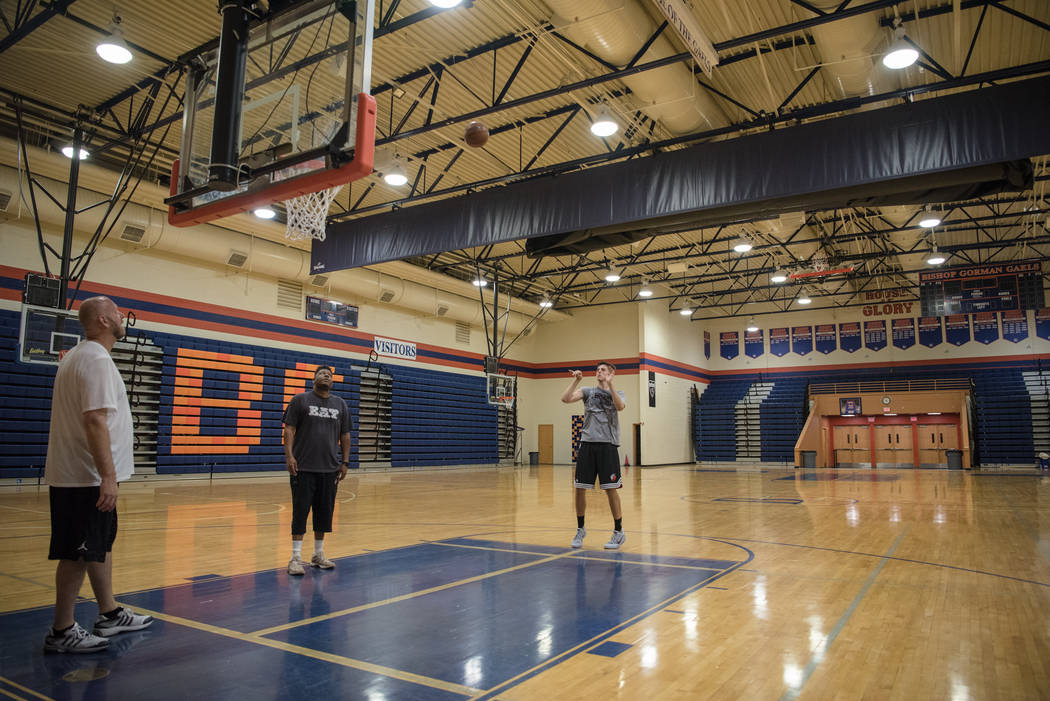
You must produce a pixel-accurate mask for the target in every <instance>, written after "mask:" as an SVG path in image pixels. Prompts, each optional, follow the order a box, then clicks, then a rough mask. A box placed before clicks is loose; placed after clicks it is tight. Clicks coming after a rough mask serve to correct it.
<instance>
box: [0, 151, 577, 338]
mask: <svg viewBox="0 0 1050 701" xmlns="http://www.w3.org/2000/svg"><path fill="white" fill-rule="evenodd" d="M38 160H39V159H38ZM38 180H40V181H42V183H43V184H44V186H45V187H47V188H48V189H49V190H50V191H51V192H61V191H62V189H63V188H65V187H66V185H65V183H61V182H57V181H53V180H46V179H44V178H42V177H39V178H38ZM20 187H21V189H22V190H23V191H24V188H27V187H28V183H26V182H24V181H23V182H21V183H19V181H18V172H17V171H15V170H14V169H13V168H9V167H6V166H0V189H8V190H11V191H12V192H19V191H20ZM105 197H106V196H104V195H100V194H98V193H96V192H92V191H89V190H86V189H84V188H81V189H80V191H79V192H78V206H79V207H80V208H81V209H83V208H84V207H85V205H87V204H91V203H94V202H98V201H100V200H103V199H105ZM37 206H38V207H39V214H40V220H41V222H42V223H46V224H48V225H49V226H50V227H52V228H53V229H54V230H55V231H56V232H60V231H61V229H62V226H63V223H64V216H65V215H64V214H63V212H62V211H61V209H59V207H58V205H57V204H55V203H54V202H52V201H51V199H50V198H48V197H38V198H37ZM103 209H104V208H103V207H95V208H92V209H88V210H86V211H83V212H82V213H81V214H79V215H78V216H77V219H76V226H77V232H78V234H81V235H88V234H90V233H91V232H93V231H94V230H95V228H96V227H97V226H98V223H99V220H100V218H101V214H102V211H101V210H103ZM158 214H159V213H158V212H156V211H152V212H151V210H149V209H148V208H146V207H144V206H142V205H139V204H135V203H129V204H128V206H127V207H126V209H125V210H124V212H123V214H122V215H121V217H120V219H119V220H118V222H117V226H116V227H115V228H114V232H117V231H122V227H123V226H125V224H127V225H132V224H134V225H136V226H143V225H142V222H149V223H148V224H146V225H145V226H144V227H143V228H145V234H144V236H143V238H142V239H141V241H139V242H138V246H140V247H141V248H149V249H156V250H157V251H161V252H164V253H167V254H174V255H178V256H182V257H185V258H189V259H192V260H197V261H201V262H203V263H206V264H208V265H212V266H222V265H228V266H234V267H238V268H240V269H243V270H245V271H248V272H251V273H254V274H258V275H263V276H267V277H272V278H275V279H286V280H295V281H304V280H305V281H312V280H314V279H316V276H314V275H313V274H312V273H311V272H310V254H309V252H308V251H303V250H301V249H298V248H293V247H291V246H284V245H281V244H279V243H275V242H273V241H269V240H267V239H262V238H258V237H253V236H250V235H249V234H243V233H239V232H235V231H231V230H229V229H224V228H221V227H217V226H213V225H210V224H202V225H197V226H194V227H189V228H176V227H171V226H168V225H167V223H166V221H165V220H164V218H163V217H162V216H158ZM28 217H31V213H30V212H29V211H28V210H26V209H25V208H22V210H21V211H20V212H17V216H16V217H14V218H15V219H17V218H28ZM8 225H9V224H8ZM399 266H407V267H408V268H410V269H411V270H405V273H406V276H407V275H408V274H410V273H411V274H413V275H415V276H417V277H419V276H423V273H428V272H429V271H422V270H421V269H419V268H417V267H416V266H412V265H410V264H407V263H403V264H399ZM402 269H404V268H401V267H399V270H402ZM437 275H438V274H436V273H430V274H429V275H426V276H425V277H427V278H428V279H429V278H430V277H432V276H437ZM438 277H444V276H438ZM328 278H329V280H328V282H329V284H330V288H329V289H330V290H331V293H332V294H333V295H339V294H345V295H349V296H352V297H357V298H360V299H366V300H380V301H385V302H387V303H389V304H396V305H398V306H401V307H405V308H408V309H411V310H414V311H417V312H422V313H424V314H426V315H428V316H441V317H443V318H446V319H453V320H457V321H463V322H466V323H468V324H469V323H474V324H477V325H479V326H480V325H481V324H483V322H484V316H483V313H482V309H481V305H480V304H479V301H478V298H477V297H476V294H477V291H476V290H475V289H474V288H473V287H472V286H471V285H470V283H467V282H462V281H459V280H453V279H452V278H448V279H447V286H449V287H452V286H455V285H456V284H461V285H462V286H463V287H466V288H469V289H470V291H471V292H472V293H473V294H474V295H475V296H474V297H473V298H470V297H465V296H461V295H458V294H454V293H448V292H446V291H442V290H436V289H434V288H433V287H429V286H427V285H425V284H420V283H417V282H413V281H411V280H406V279H402V278H400V277H396V276H394V275H390V274H386V273H382V272H378V271H374V270H368V269H365V268H356V269H352V270H344V271H339V272H337V273H333V274H330V275H329V276H328ZM486 296H487V297H488V299H489V301H490V300H491V293H486ZM514 306H519V307H525V308H528V307H529V306H532V307H534V308H536V310H537V311H538V307H536V305H529V303H527V302H523V301H522V300H515V304H514ZM439 308H444V310H445V311H444V313H443V314H439V313H438V309H439ZM544 317H545V318H547V319H558V320H561V319H566V318H568V315H566V314H564V313H562V312H553V313H552V310H547V311H546V312H544ZM531 318H532V315H531V314H523V313H521V312H517V311H513V310H512V311H511V314H510V319H509V322H508V325H507V333H509V334H512V335H513V334H517V333H518V332H519V331H520V330H521V329H523V328H525V326H526V325H527V324H528V322H529V321H530V320H531Z"/></svg>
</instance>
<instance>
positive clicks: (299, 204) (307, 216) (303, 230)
mask: <svg viewBox="0 0 1050 701" xmlns="http://www.w3.org/2000/svg"><path fill="white" fill-rule="evenodd" d="M319 167H321V168H323V167H324V161H323V160H321V161H320V163H318V162H317V161H307V162H306V163H302V164H300V165H298V166H296V167H294V168H287V169H285V170H283V171H281V176H282V177H281V179H282V180H287V179H289V178H294V177H296V176H298V175H302V174H304V173H311V172H314V171H316V170H317V169H318V168H319ZM342 189H343V186H342V185H337V186H336V187H330V188H327V189H325V190H318V191H317V192H308V193H306V194H305V195H300V196H298V197H293V198H292V199H290V200H285V203H284V206H285V207H286V208H287V210H288V224H287V226H286V227H285V230H284V236H285V238H286V239H288V240H289V241H303V240H306V239H313V240H316V241H324V238H325V220H326V219H327V218H328V208H329V207H331V206H332V200H334V199H335V196H336V195H338V194H339V191H340V190H342Z"/></svg>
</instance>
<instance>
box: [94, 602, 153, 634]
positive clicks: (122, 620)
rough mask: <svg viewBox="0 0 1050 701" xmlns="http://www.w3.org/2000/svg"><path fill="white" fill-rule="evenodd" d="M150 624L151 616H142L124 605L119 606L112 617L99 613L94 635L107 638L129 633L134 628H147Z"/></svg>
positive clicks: (151, 622)
mask: <svg viewBox="0 0 1050 701" xmlns="http://www.w3.org/2000/svg"><path fill="white" fill-rule="evenodd" d="M151 625H153V616H144V615H142V614H139V613H135V612H134V611H132V610H131V609H129V608H127V607H126V606H121V607H120V608H119V609H118V610H117V615H116V616H114V617H113V618H106V617H105V616H103V615H101V614H100V615H99V617H98V620H96V621H95V635H101V636H103V637H106V638H108V637H109V636H111V635H118V634H119V633H130V632H132V631H134V630H142V629H143V628H149V627H150V626H151Z"/></svg>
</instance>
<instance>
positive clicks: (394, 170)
mask: <svg viewBox="0 0 1050 701" xmlns="http://www.w3.org/2000/svg"><path fill="white" fill-rule="evenodd" d="M383 180H384V181H385V182H386V184H387V185H392V186H393V187H401V186H402V185H404V184H405V183H407V182H408V176H407V175H405V167H404V166H403V165H401V156H400V155H399V154H394V160H393V162H392V163H391V164H390V168H389V169H387V171H386V173H384V174H383Z"/></svg>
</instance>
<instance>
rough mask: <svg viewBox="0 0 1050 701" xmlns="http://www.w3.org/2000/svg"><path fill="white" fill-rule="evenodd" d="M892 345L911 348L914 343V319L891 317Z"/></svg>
mask: <svg viewBox="0 0 1050 701" xmlns="http://www.w3.org/2000/svg"><path fill="white" fill-rule="evenodd" d="M890 330H891V332H892V333H893V345H894V347H896V348H911V347H912V346H914V345H915V319H891V320H890Z"/></svg>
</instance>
